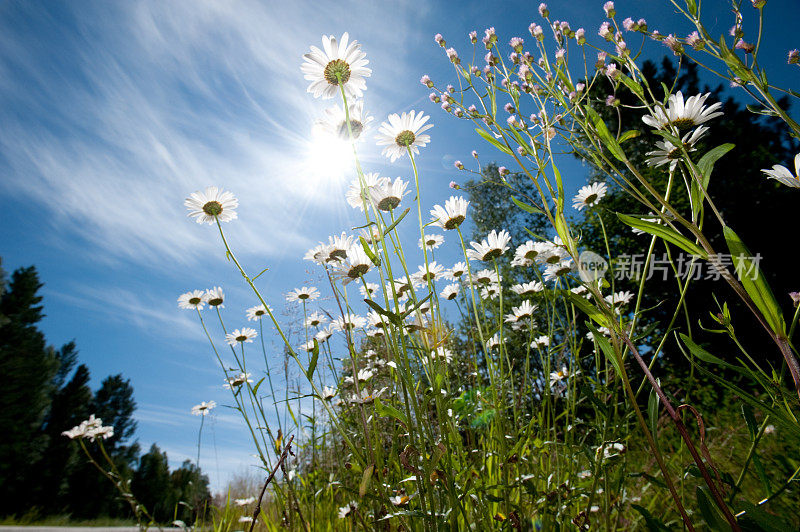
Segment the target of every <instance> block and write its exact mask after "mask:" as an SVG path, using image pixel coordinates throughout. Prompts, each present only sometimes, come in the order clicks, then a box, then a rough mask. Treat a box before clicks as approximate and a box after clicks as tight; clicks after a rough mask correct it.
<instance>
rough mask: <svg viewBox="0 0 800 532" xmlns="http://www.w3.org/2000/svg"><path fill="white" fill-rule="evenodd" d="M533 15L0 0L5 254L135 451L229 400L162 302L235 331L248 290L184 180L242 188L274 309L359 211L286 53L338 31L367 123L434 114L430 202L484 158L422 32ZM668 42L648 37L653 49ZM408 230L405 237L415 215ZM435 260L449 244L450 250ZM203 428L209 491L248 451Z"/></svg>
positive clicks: (655, 11)
mask: <svg viewBox="0 0 800 532" xmlns="http://www.w3.org/2000/svg"><path fill="white" fill-rule="evenodd" d="M745 4H747V2H745ZM601 5H602V2H597V1H591V2H589V1H583V0H573V1H569V2H550V10H551V13H552V15H551V16H552V17H553V18H557V19H561V20H568V21H570V23H571V25H572V27H573V28H577V27H580V26H585V27H586V28H587V34H591V35H594V33H595V32H596V28H597V27H598V26H599V24H600V23H601V22H602V20H603V13H602V9H601ZM728 5H729V4H728V3H727V2H725V1H722V0H719V1H715V2H712V1H706V2H704V9H705V10H706V14H707V18H706V20H707V22H708V23H709V25H711V26H712V27H713V28H714V30H715V31H716V33H718V34H721V33H723V32H726V31H727V29H728V28H729V27H730V26H731V25H732V17H731V15H730V12H729V10H728ZM768 7H769V8H770V10H769V15H768V16H769V18H768V21H767V29H768V33H769V36H768V42H766V43H765V45H764V46H765V48H764V51H763V57H765V58H767V59H766V62H767V63H768V64H770V66H773V67H774V68H773V69H772V80H773V81H774V82H775V83H776V84H778V85H782V86H793V87H797V72H798V70H797V68H796V67H793V68H792V67H789V66H787V65H785V54H786V50H787V49H788V48H794V47H798V46H800V42H798V41H797V40H796V36H795V33H794V28H793V24H789V23H781V20H785V21H793V20H797V18H798V15H800V7H798V5H797V3H796V2H795V1H793V0H784V1H778V0H770V1H769V5H768ZM747 9H749V6H746V10H745V12H747ZM617 11H618V13H619V15H620V17H619V18H620V20H621V19H622V18H624V17H626V16H629V15H630V16H632V17H634V18H639V17H645V18H646V19H647V20H648V22H649V24H650V28H651V29H652V28H664V29H666V30H667V31H662V32H663V33H667V32H669V31H676V30H677V33H679V34H682V35H685V34H686V33H688V31H686V28H687V26H686V24H685V23H684V22H683V21H682V20H681V19H680V18H679V17H677V16H676V15H675V14H674V12H673V9H672V7H671V6H670V5H669V3H668V2H667V1H666V0H664V1H654V0H651V1H648V2H641V1H640V2H622V1H620V2H617ZM532 21H536V22H541V20H540V17H539V15H538V13H536V11H535V5H534V3H531V2H479V1H474V2H451V3H440V2H369V1H363V2H358V1H344V2H335V3H333V2H331V3H321V2H255V1H230V2H206V1H198V0H191V1H189V0H186V1H177V0H176V1H170V2H148V1H143V2H124V1H117V2H99V1H80V2H63V3H56V2H34V1H25V2H22V1H6V2H3V3H1V4H0V95H1V96H2V98H0V124H1V126H0V176H2V177H0V193H1V195H0V227H2V232H0V256H2V257H3V267H4V268H5V269H6V271H7V272H11V271H12V270H13V269H15V268H17V267H19V266H26V265H30V264H34V265H36V267H37V268H38V269H39V272H40V275H41V277H42V280H43V281H44V282H45V283H46V285H45V287H44V289H43V294H44V296H45V301H44V302H45V309H46V313H47V318H46V319H45V320H44V322H43V329H44V331H45V333H46V335H47V338H48V340H49V341H50V342H51V343H53V344H55V345H59V344H61V343H64V342H66V341H68V340H70V339H73V338H74V339H76V341H77V344H78V347H79V349H80V357H81V361H82V362H84V363H87V364H88V365H89V366H90V368H91V370H92V375H93V377H94V381H93V382H94V384H95V385H96V384H97V383H99V380H100V379H102V378H103V377H105V376H106V375H108V374H112V373H123V374H124V375H125V376H126V377H127V378H130V379H131V380H132V383H133V386H134V388H135V392H136V399H137V401H138V404H139V409H138V411H137V419H138V421H139V430H138V438H139V440H140V442H141V443H142V445H143V447H144V448H147V447H148V446H149V445H150V443H152V442H154V441H156V442H158V444H159V445H160V446H161V447H162V448H163V449H164V450H166V451H167V452H168V454H169V457H170V460H171V462H172V463H173V465H176V464H178V463H180V462H181V461H182V460H184V459H187V458H192V457H194V455H195V452H196V449H195V442H196V436H197V432H196V431H197V428H198V422H199V420H198V419H197V418H195V417H193V416H191V415H190V413H189V412H190V409H191V407H192V405H194V404H197V403H199V402H200V401H202V400H206V401H207V400H212V399H213V400H216V401H217V402H218V403H221V404H225V403H226V402H227V396H226V391H225V390H223V389H222V387H221V386H220V384H221V382H222V381H221V374H220V371H219V369H218V368H217V367H216V364H215V361H214V358H213V354H212V352H211V351H210V349H209V348H208V345H207V343H206V342H205V341H204V338H203V335H202V330H201V329H200V327H199V325H198V323H197V322H196V319H195V317H194V315H193V314H192V313H191V312H186V311H180V310H179V309H178V308H177V306H176V304H175V298H176V297H177V296H178V295H179V294H180V293H182V292H185V291H188V290H190V289H194V288H206V287H211V286H214V285H221V286H223V287H224V288H225V291H226V294H227V301H226V319H227V324H228V325H229V326H231V327H239V326H243V325H246V323H245V320H244V314H243V311H244V309H245V308H247V307H249V306H252V305H254V304H255V302H254V299H253V297H252V295H251V294H250V293H249V291H248V290H247V289H246V286H245V285H244V283H243V282H242V280H241V278H240V277H239V276H238V273H236V272H235V271H234V270H233V269H232V268H231V266H230V265H229V264H228V263H227V262H226V261H225V259H224V254H223V251H222V248H221V245H220V243H219V241H218V236H217V234H216V233H215V231H214V230H213V228H210V227H208V226H199V225H197V224H195V223H192V222H191V221H190V220H187V219H186V212H185V209H184V208H183V205H182V204H183V199H184V198H185V197H186V195H187V194H188V193H190V192H193V191H195V190H198V189H200V188H203V187H205V186H206V185H211V184H214V185H218V186H221V187H223V188H225V189H228V190H231V191H233V192H234V193H235V194H237V196H238V197H239V198H240V208H239V209H238V212H239V216H240V219H239V220H238V221H235V222H233V223H231V224H229V225H228V226H227V229H228V234H229V236H230V239H231V243H232V245H233V246H234V248H235V249H236V250H237V252H238V254H239V255H240V258H241V259H242V260H243V262H244V263H246V264H247V265H248V266H249V268H250V269H251V270H252V271H258V270H261V269H262V268H265V267H269V268H270V270H269V272H267V273H266V274H264V275H263V276H262V277H261V278H260V279H259V283H260V286H261V288H262V289H263V291H264V293H265V295H266V296H267V298H268V300H269V301H271V302H272V305H273V307H275V308H276V309H282V308H283V307H284V303H283V294H285V292H287V291H288V290H290V289H291V288H294V287H298V286H301V285H303V284H308V283H309V282H314V281H315V279H317V275H318V273H317V272H313V271H311V270H310V268H311V264H310V263H308V262H305V261H302V260H301V257H302V255H303V253H304V252H305V251H306V250H307V249H308V248H309V247H311V246H312V245H314V244H315V243H316V242H317V241H318V240H322V239H325V238H326V237H327V236H328V235H330V234H334V233H336V232H341V231H343V230H348V229H350V228H351V227H353V226H356V225H361V222H360V219H359V216H358V213H357V212H356V211H354V210H352V209H350V208H349V207H347V206H346V204H345V202H344V200H343V192H344V190H345V188H346V183H347V181H348V180H349V177H347V178H342V177H338V178H337V177H336V176H332V175H330V172H329V171H326V170H323V169H324V168H325V165H324V164H323V165H321V164H320V161H319V158H318V157H316V156H315V155H316V153H315V150H314V144H313V143H312V141H311V137H310V129H311V126H312V124H313V121H314V119H315V118H316V117H317V116H319V114H320V112H321V111H322V110H323V109H324V108H325V107H327V106H329V105H331V102H330V101H328V102H322V101H318V100H313V99H312V97H311V96H310V95H308V94H306V92H305V88H306V82H305V80H303V77H302V74H301V73H300V70H299V65H300V63H301V61H302V59H301V56H302V54H303V53H304V52H306V51H307V49H308V47H309V46H310V45H312V44H313V45H317V46H319V44H320V37H321V35H322V34H323V33H325V34H336V35H337V36H338V35H340V34H341V33H342V32H344V31H349V32H350V34H351V37H352V38H356V39H358V40H359V41H360V42H361V43H363V46H364V51H365V52H366V53H367V54H368V58H369V60H370V65H369V66H370V67H371V68H372V69H373V74H372V77H371V78H369V79H368V90H367V92H366V93H365V101H366V106H367V108H368V109H369V111H370V113H371V114H372V115H373V116H374V117H375V119H376V122H377V123H379V122H380V121H382V120H383V119H384V118H385V116H386V115H387V114H389V113H392V112H400V111H405V110H410V109H420V110H424V111H426V112H428V113H431V114H432V115H433V118H432V122H433V123H434V124H435V127H434V129H433V130H431V131H430V134H431V136H432V143H431V144H430V145H429V147H428V148H426V149H424V150H423V152H422V155H421V157H420V159H419V164H420V171H421V173H422V179H423V191H422V196H423V201H424V203H425V206H426V207H428V208H430V207H431V206H432V205H433V204H434V203H436V202H440V201H442V200H444V199H445V198H446V197H447V196H449V195H450V193H451V192H452V191H451V190H450V189H449V188H448V183H449V182H450V181H451V180H454V179H455V180H456V181H459V180H462V179H464V176H463V174H459V173H458V172H456V171H455V170H454V169H453V166H452V163H453V161H454V160H455V159H461V160H463V161H465V163H466V162H467V161H468V160H469V159H470V157H469V153H470V151H471V150H472V149H473V148H475V149H478V151H479V152H481V153H482V154H483V155H484V157H483V160H484V161H486V160H492V159H496V158H495V157H494V154H492V153H491V151H490V148H489V147H488V146H486V145H484V144H481V142H482V141H479V140H476V138H475V136H474V134H473V133H472V130H471V128H470V127H468V126H467V125H466V124H464V123H460V122H458V121H456V120H455V119H453V118H452V117H450V116H446V115H444V114H443V113H442V112H441V111H440V110H439V108H438V106H437V105H434V104H431V103H430V102H428V99H427V94H428V91H427V90H426V89H425V88H424V87H422V86H421V85H420V84H419V82H418V80H419V77H420V76H421V75H422V74H424V73H428V74H430V75H431V76H432V77H433V78H434V79H435V80H437V81H445V80H450V79H451V73H452V71H451V70H450V67H449V64H448V62H447V60H446V58H445V57H444V53H443V50H442V49H440V48H439V47H438V46H437V45H435V43H434V42H433V35H434V34H435V33H437V32H438V33H442V34H443V35H444V37H445V38H446V39H447V41H448V46H450V45H453V46H456V47H457V48H458V49H459V50H460V51H462V55H469V53H468V52H469V50H470V45H468V42H467V37H466V35H467V33H468V32H469V31H471V30H473V29H474V30H477V31H478V32H479V34H482V30H483V29H484V28H485V27H488V26H495V27H496V29H497V33H498V35H500V40H501V41H502V42H507V41H508V39H509V38H510V37H512V36H516V35H520V36H523V37H524V36H526V35H527V27H528V24H529V23H530V22H532ZM745 22H746V24H748V23H752V20H750V21H747V20H746V21H745ZM772 43H777V44H772ZM637 44H638V43H637ZM665 51H666V49H664V48H663V47H661V46H659V45H655V44H650V45H649V48H648V49H647V52H646V55H647V56H649V57H654V58H660V57H661V56H663V55H664V53H665ZM711 81H712V83H713V84H716V83H717V82H716V81H715V80H711ZM373 132H374V129H373ZM361 152H362V162H363V163H364V165H365V167H366V168H367V169H368V170H372V171H380V172H382V173H383V175H389V176H392V177H394V176H402V177H405V178H408V177H410V171H409V167H408V161H407V159H401V160H399V161H397V162H396V163H394V164H390V163H389V162H388V160H386V159H383V158H382V157H380V152H379V150H378V149H377V148H376V147H375V146H374V144H373V143H372V142H371V141H369V142H367V143H365V144H363V145H362V148H361ZM780 162H781V163H783V164H786V163H787V162H786V161H780ZM560 166H561V169H562V173H564V174H565V175H566V176H568V184H569V187H570V189H571V191H574V190H576V189H577V188H578V187H579V186H580V185H581V184H582V183H583V181H584V180H585V176H586V170H585V169H584V168H582V167H581V166H580V165H579V164H578V163H577V162H575V161H573V160H571V159H564V160H563V161H562V162H561V165H560ZM407 231H408V234H409V240H410V241H412V242H415V240H413V231H414V229H413V226H410V227H409V228H408V229H407ZM437 259H438V260H440V262H444V263H445V264H449V263H451V262H453V261H455V260H456V259H457V257H456V255H455V253H454V250H450V251H444V252H442V253H440V254H438V255H437ZM320 287H321V288H323V287H322V286H320ZM326 304H328V305H330V302H326V301H323V302H322V305H323V306H325V305H326ZM286 319H287V320H288V319H289V318H288V317H287V318H286ZM268 340H269V341H270V342H272V347H273V351H274V352H276V353H277V352H279V347H280V346H279V344H278V343H277V342H274V341H273V339H272V338H269V339H268ZM276 361H277V359H276ZM207 427H208V428H209V430H207V431H206V432H205V434H204V447H203V457H202V465H203V467H204V469H206V470H207V472H208V473H209V474H210V475H211V477H212V481H213V484H214V487H215V488H220V487H222V486H224V484H225V482H226V481H227V479H228V477H229V475H230V474H231V473H234V472H237V471H243V470H245V469H246V468H247V467H248V465H249V464H251V463H253V462H254V460H253V459H252V458H251V457H250V453H251V452H252V449H251V446H250V444H249V442H248V439H247V436H246V434H244V432H243V430H242V429H241V427H240V424H239V422H238V418H236V417H235V416H233V415H232V413H231V412H230V411H226V410H225V409H223V408H220V409H218V410H217V411H216V415H215V416H213V420H212V421H211V423H210V424H209V425H207Z"/></svg>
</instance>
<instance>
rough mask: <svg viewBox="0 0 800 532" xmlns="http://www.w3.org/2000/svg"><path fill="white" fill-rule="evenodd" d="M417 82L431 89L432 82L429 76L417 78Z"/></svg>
mask: <svg viewBox="0 0 800 532" xmlns="http://www.w3.org/2000/svg"><path fill="white" fill-rule="evenodd" d="M419 82H420V83H422V84H423V85H425V86H426V87H428V88H429V89H430V88H432V87H433V81H431V78H430V76H428V75H427V74H425V75H424V76H422V77H421V78H419Z"/></svg>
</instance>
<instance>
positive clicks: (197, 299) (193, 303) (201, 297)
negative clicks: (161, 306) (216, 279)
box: [178, 290, 206, 310]
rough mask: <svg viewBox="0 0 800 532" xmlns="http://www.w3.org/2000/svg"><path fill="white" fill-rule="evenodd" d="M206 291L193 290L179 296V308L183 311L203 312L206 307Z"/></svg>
mask: <svg viewBox="0 0 800 532" xmlns="http://www.w3.org/2000/svg"><path fill="white" fill-rule="evenodd" d="M205 294H206V293H205V291H204V290H192V291H191V292H186V293H185V294H181V295H180V296H178V307H180V308H183V309H197V310H203V307H204V306H205V303H206V302H205Z"/></svg>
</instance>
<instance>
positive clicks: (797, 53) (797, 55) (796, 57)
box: [786, 50, 800, 65]
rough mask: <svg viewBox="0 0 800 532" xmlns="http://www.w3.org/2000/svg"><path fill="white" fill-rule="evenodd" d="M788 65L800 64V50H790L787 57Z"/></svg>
mask: <svg viewBox="0 0 800 532" xmlns="http://www.w3.org/2000/svg"><path fill="white" fill-rule="evenodd" d="M786 63H787V64H789V65H796V64H798V63H800V50H789V54H788V55H787V57H786Z"/></svg>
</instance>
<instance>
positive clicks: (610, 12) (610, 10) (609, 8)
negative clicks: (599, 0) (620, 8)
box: [603, 1, 617, 18]
mask: <svg viewBox="0 0 800 532" xmlns="http://www.w3.org/2000/svg"><path fill="white" fill-rule="evenodd" d="M603 11H605V12H606V16H607V17H608V18H611V17H613V16H614V15H616V14H617V10H616V9H614V2H610V1H609V2H606V3H605V4H603Z"/></svg>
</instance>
